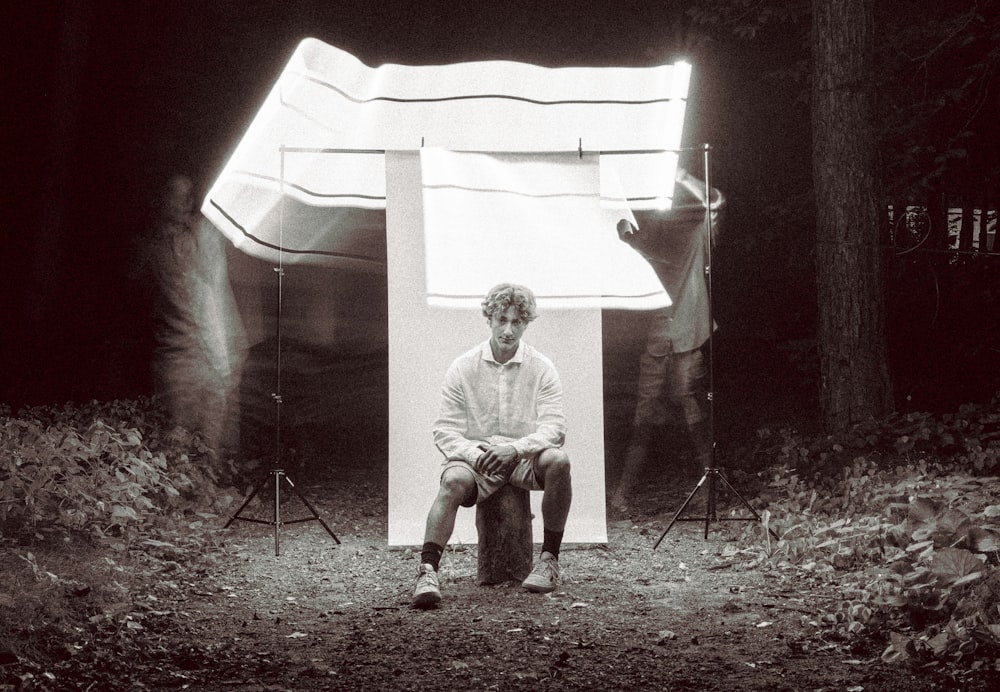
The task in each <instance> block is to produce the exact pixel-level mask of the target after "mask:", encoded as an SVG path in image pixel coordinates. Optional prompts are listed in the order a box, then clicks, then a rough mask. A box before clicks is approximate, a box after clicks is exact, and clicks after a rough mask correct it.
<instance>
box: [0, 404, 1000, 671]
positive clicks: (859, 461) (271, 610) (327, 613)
mask: <svg viewBox="0 0 1000 692" xmlns="http://www.w3.org/2000/svg"><path fill="white" fill-rule="evenodd" d="M997 403H998V402H996V401H994V402H993V404H992V405H990V406H983V407H973V406H968V407H964V408H963V409H961V410H960V411H958V412H957V413H954V414H950V415H946V416H931V415H929V414H915V413H914V414H906V415H898V416H894V417H892V418H890V419H888V420H885V421H881V422H871V423H868V424H864V425H859V426H856V427H855V428H853V429H852V430H851V431H849V432H847V433H843V434H841V435H837V436H830V437H808V438H807V437H804V436H801V435H798V434H797V433H795V432H793V431H790V430H777V431H769V430H761V431H759V433H758V438H757V440H756V443H755V447H753V448H752V449H750V450H742V451H741V452H739V456H740V458H741V465H740V467H739V468H736V464H735V460H734V459H730V460H728V461H729V463H730V464H731V465H732V466H733V470H732V471H730V472H728V477H729V479H730V480H731V481H732V483H733V484H734V486H736V487H740V488H741V489H742V490H741V495H745V496H746V497H749V498H751V504H752V505H753V506H754V507H756V508H757V509H758V510H759V511H760V513H761V517H762V520H763V523H764V524H765V526H766V528H767V529H769V530H770V531H773V532H774V533H775V534H776V535H777V536H778V540H775V539H774V538H772V537H771V534H770V532H769V531H763V530H762V528H761V527H760V526H759V525H758V523H757V522H755V521H746V522H731V523H730V522H720V523H718V524H712V526H711V531H710V536H709V540H706V539H705V538H704V537H703V536H702V535H701V531H702V527H701V525H700V523H701V521H700V518H699V515H698V512H699V511H701V512H702V513H704V509H703V508H702V509H699V507H703V505H699V502H700V501H701V500H702V499H703V498H702V496H703V495H704V493H701V492H698V491H695V495H694V497H695V500H696V501H695V502H693V503H692V505H691V507H690V508H691V510H692V511H693V512H694V514H695V517H694V518H695V519H697V520H698V521H697V522H696V523H695V526H693V527H692V525H691V524H677V525H676V526H673V527H670V532H668V533H664V530H665V529H666V528H667V527H668V525H669V522H670V519H671V518H672V516H673V514H674V512H675V511H676V508H678V507H679V506H680V502H681V500H682V499H684V498H685V496H686V495H687V493H688V490H689V489H690V488H691V487H692V486H693V487H698V486H694V481H696V480H697V478H695V479H690V480H691V481H692V482H691V485H687V484H685V483H680V484H676V485H667V484H665V483H664V482H663V478H664V476H665V474H664V473H663V471H664V469H663V468H657V467H655V466H654V467H652V468H650V469H648V471H647V472H648V474H649V479H648V480H649V482H647V483H645V484H643V487H642V490H641V491H640V492H639V493H638V494H637V495H636V496H635V497H634V498H633V499H632V505H631V508H630V509H629V510H628V511H627V512H625V513H624V514H620V513H616V514H612V515H611V517H610V519H611V521H610V524H609V540H608V544H607V545H606V546H597V547H594V546H590V547H584V548H582V549H573V550H567V551H565V552H564V555H563V559H562V562H563V574H564V581H563V584H562V586H561V588H560V589H559V590H557V591H556V592H555V593H554V594H551V595H547V596H541V597H536V596H535V595H527V594H524V593H522V592H521V590H520V589H518V588H509V587H498V588H487V587H479V586H477V585H476V583H475V573H476V564H475V550H474V549H473V548H472V547H464V546H452V547H451V548H450V549H449V551H448V553H447V554H446V556H445V559H444V561H443V564H442V577H443V589H444V592H445V600H444V602H443V604H442V607H441V608H439V609H437V610H435V611H430V612H421V611H413V610H411V609H410V608H409V605H408V603H409V596H410V593H409V592H410V588H411V585H412V578H413V577H412V575H413V572H414V571H415V567H416V559H417V558H416V556H415V555H414V553H413V551H411V550H400V549H389V548H387V547H386V545H385V526H384V521H385V519H384V517H385V502H386V496H385V485H384V478H381V477H380V475H379V472H378V471H376V472H372V471H371V470H366V469H349V468H336V469H325V470H322V471H320V470H315V469H314V470H313V471H312V472H311V473H310V472H308V470H307V469H303V470H302V472H303V474H306V475H307V478H308V480H307V481H306V482H305V483H303V484H301V485H302V487H303V488H304V491H305V492H306V493H307V494H309V495H310V496H311V497H312V499H313V501H314V503H315V505H316V506H317V507H318V508H319V511H320V512H321V514H322V515H323V516H324V517H325V518H326V521H327V522H328V523H329V524H330V525H331V526H332V527H333V528H334V530H335V531H336V532H337V533H338V537H339V538H340V540H341V543H340V544H337V543H335V542H334V541H333V540H332V538H331V537H329V536H328V535H326V534H325V533H324V532H323V531H322V530H321V529H320V528H319V527H318V526H316V525H315V524H312V525H308V526H309V527H310V528H306V527H299V526H296V527H287V526H286V527H284V528H283V535H282V554H281V556H280V557H278V556H275V555H274V548H275V547H276V545H277V543H276V541H275V538H274V536H273V535H272V534H271V533H270V532H269V531H267V530H264V529H261V528H260V527H259V526H257V525H255V524H243V523H237V524H236V525H234V526H233V527H231V528H229V529H226V530H222V529H221V527H222V525H223V524H224V523H225V520H226V517H227V516H228V515H231V514H232V513H233V512H234V511H235V508H236V506H237V505H238V503H239V500H240V498H241V495H242V494H243V493H245V490H246V487H245V483H244V485H243V486H242V487H240V488H233V487H230V483H229V481H231V480H233V479H234V478H235V477H234V476H233V475H232V474H233V473H234V472H235V471H237V469H235V468H234V467H233V466H232V465H231V464H228V463H226V462H224V461H223V460H219V459H217V458H215V457H214V456H213V455H211V454H209V452H208V451H207V450H206V449H205V448H204V446H203V445H202V443H201V441H200V440H199V438H198V436H197V435H191V434H189V433H187V432H185V431H180V430H173V429H169V428H168V427H167V426H166V425H165V423H164V419H163V418H162V416H161V415H160V413H159V412H158V411H157V409H156V407H155V406H154V405H152V402H149V401H147V400H139V401H116V402H111V403H105V404H101V403H97V402H92V403H90V404H87V405H83V406H66V407H61V408H51V407H44V408H36V409H30V410H26V411H22V412H20V413H19V414H18V415H17V416H6V417H3V418H0V430H2V437H0V448H2V456H0V464H2V467H0V502H2V505H0V508H2V510H0V511H2V512H3V514H2V529H3V536H2V546H0V549H2V552H0V557H2V560H3V564H4V570H3V577H2V581H0V689H26V690H27V689H52V690H57V689H170V688H184V689H219V688H222V687H224V688H227V689H247V690H251V689H253V690H257V689H261V690H263V689H456V688H474V689H537V688H538V687H545V688H549V689H592V688H605V689H647V688H648V689H662V688H664V687H668V688H672V689H733V688H734V687H742V688H746V689H802V688H809V689H851V690H863V689H897V690H903V689H907V690H909V689H931V688H937V687H940V686H948V687H951V688H962V689H986V688H987V683H988V680H989V679H990V676H991V675H996V673H997V668H998V661H1000V576H998V575H1000V570H998V569H997V562H998V559H997V557H998V543H1000V539H998V522H1000V520H998V517H1000V505H998V504H996V500H995V496H994V493H993V490H992V486H993V485H995V483H996V478H995V476H996V475H997V474H998V473H1000V469H998V466H1000V460H998V456H1000V410H998V406H997ZM723 460H724V463H725V461H726V460H725V457H723ZM738 500H739V496H736V495H735V494H734V493H732V492H727V491H726V490H725V489H724V488H723V489H722V490H721V494H720V508H721V509H720V511H721V512H722V516H723V517H734V516H735V517H738V516H739V515H740V514H741V513H744V510H745V507H744V506H743V505H742V504H741V503H740V502H739V501H738ZM249 509H250V510H253V511H255V512H258V513H259V514H262V515H263V516H267V511H268V507H267V503H266V502H260V503H259V506H258V504H253V505H251V506H250V508H249ZM301 511H302V507H296V506H295V504H294V503H291V504H290V505H289V506H288V508H286V512H301ZM744 516H745V513H744ZM658 537H659V538H662V539H663V544H662V545H661V546H660V547H659V548H658V549H656V550H653V546H654V544H655V542H656V541H657V539H658Z"/></svg>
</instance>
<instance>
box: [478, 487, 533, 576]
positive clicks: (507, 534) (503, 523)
mask: <svg viewBox="0 0 1000 692" xmlns="http://www.w3.org/2000/svg"><path fill="white" fill-rule="evenodd" d="M476 529H477V530H478V531H479V571H478V578H477V581H478V583H479V584H480V585H481V586H482V585H486V584H504V583H507V582H511V581H515V582H522V581H524V580H525V578H527V576H528V574H529V573H530V572H531V556H532V540H531V501H530V495H529V493H528V491H527V490H523V489H521V488H515V487H514V486H512V485H505V486H503V487H502V488H501V489H500V490H499V491H497V492H496V493H494V494H493V495H491V496H490V497H489V498H488V499H487V500H486V501H485V502H481V503H480V504H478V505H477V506H476Z"/></svg>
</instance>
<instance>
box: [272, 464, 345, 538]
mask: <svg viewBox="0 0 1000 692" xmlns="http://www.w3.org/2000/svg"><path fill="white" fill-rule="evenodd" d="M285 480H286V481H288V485H290V486H292V490H293V491H295V494H296V495H298V497H299V499H300V500H302V504H304V505H305V506H306V507H307V508H308V509H309V511H310V512H312V515H313V517H314V518H315V519H316V521H318V522H319V525H320V526H322V527H323V528H324V529H326V532H327V533H328V534H330V537H331V538H332V539H333V540H334V541H336V542H337V545H340V539H339V538H337V534H335V533H334V532H333V530H332V529H331V528H330V527H329V526H327V525H326V522H325V521H323V517H321V516H320V515H319V512H317V511H316V510H315V509H314V508H313V506H312V505H311V504H309V500H307V499H306V496H305V495H303V494H302V493H300V492H299V489H298V488H296V487H295V484H294V483H292V479H291V478H289V477H288V476H285Z"/></svg>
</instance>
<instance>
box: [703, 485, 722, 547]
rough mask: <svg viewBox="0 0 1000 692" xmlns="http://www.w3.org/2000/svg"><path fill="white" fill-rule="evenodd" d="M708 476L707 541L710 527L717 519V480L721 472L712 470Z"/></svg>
mask: <svg viewBox="0 0 1000 692" xmlns="http://www.w3.org/2000/svg"><path fill="white" fill-rule="evenodd" d="M705 475H706V476H708V505H707V506H706V507H705V540H708V527H709V524H711V523H712V522H713V521H715V520H716V519H717V516H716V513H715V500H716V484H715V479H716V477H717V476H718V475H719V470H718V469H716V468H710V469H708V471H706V472H705Z"/></svg>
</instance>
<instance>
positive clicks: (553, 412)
mask: <svg viewBox="0 0 1000 692" xmlns="http://www.w3.org/2000/svg"><path fill="white" fill-rule="evenodd" d="M536 407H537V413H538V423H537V425H536V427H535V432H533V433H531V434H529V435H525V436H524V437H522V438H520V439H518V440H514V441H512V442H511V443H510V444H511V446H513V447H514V449H516V450H517V453H518V456H527V455H530V454H536V453H538V452H540V451H542V450H543V449H549V448H550V447H562V446H563V443H564V442H565V441H566V416H565V415H564V414H563V390H562V382H560V380H559V375H558V373H557V372H556V371H555V369H554V368H550V369H549V370H548V371H547V372H545V374H544V375H543V376H542V380H541V383H540V385H539V388H538V394H537V398H536Z"/></svg>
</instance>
